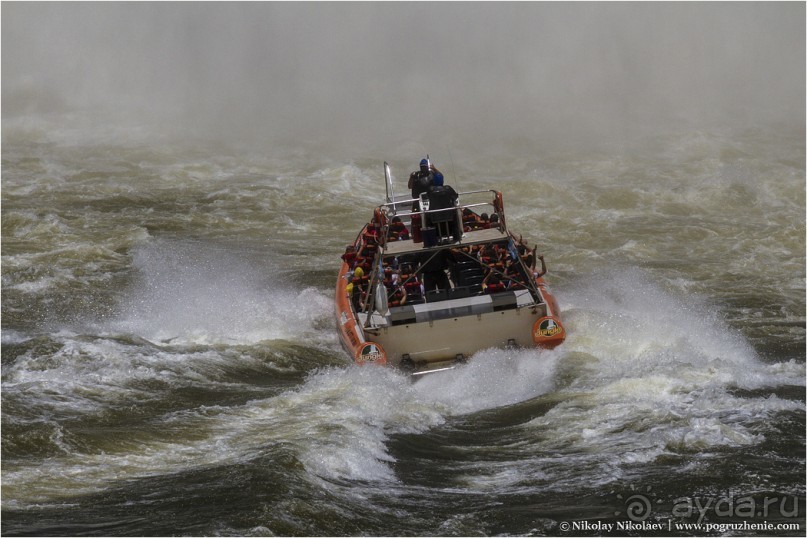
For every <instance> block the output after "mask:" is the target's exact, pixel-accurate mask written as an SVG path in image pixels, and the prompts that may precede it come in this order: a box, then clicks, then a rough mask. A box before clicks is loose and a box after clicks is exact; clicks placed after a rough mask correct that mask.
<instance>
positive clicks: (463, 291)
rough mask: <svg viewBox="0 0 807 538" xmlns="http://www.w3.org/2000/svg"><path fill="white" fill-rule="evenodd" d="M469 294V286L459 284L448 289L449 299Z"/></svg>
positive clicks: (462, 297)
mask: <svg viewBox="0 0 807 538" xmlns="http://www.w3.org/2000/svg"><path fill="white" fill-rule="evenodd" d="M470 296H471V288H470V287H468V286H461V287H458V288H454V289H451V290H448V298H449V299H465V298H466V297H470Z"/></svg>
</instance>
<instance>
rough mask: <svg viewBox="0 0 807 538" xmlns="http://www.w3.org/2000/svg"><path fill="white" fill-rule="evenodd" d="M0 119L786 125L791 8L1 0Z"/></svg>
mask: <svg viewBox="0 0 807 538" xmlns="http://www.w3.org/2000/svg"><path fill="white" fill-rule="evenodd" d="M2 117H3V137H4V139H5V138H7V137H8V136H11V135H12V134H13V133H15V132H18V130H19V129H20V128H21V127H22V128H24V127H25V126H29V127H30V126H32V125H38V124H37V122H39V121H42V120H43V119H47V122H48V123H47V125H49V126H53V125H59V126H61V127H63V128H65V129H69V130H72V131H71V132H72V133H73V135H74V136H76V137H77V138H81V137H82V136H83V135H87V136H91V133H92V132H95V133H96V134H97V133H98V132H104V133H115V134H114V135H112V134H109V136H120V137H122V138H124V139H125V138H126V137H127V136H134V133H138V136H146V137H149V136H153V137H163V138H166V137H167V138H169V139H176V140H184V141H186V142H188V141H191V142H192V141H194V140H208V141H210V140H220V141H229V142H231V143H238V144H248V145H254V146H255V147H268V146H271V145H273V144H280V143H286V144H311V143H313V144H325V145H327V146H328V147H331V148H337V147H338V148H339V150H340V151H348V152H349V153H350V154H355V155H365V156H366V155H369V153H370V152H374V151H379V152H383V151H386V150H390V149H391V148H395V147H399V148H400V147H401V145H406V144H408V143H413V142H417V143H418V144H424V145H425V146H426V147H428V146H429V144H434V145H439V146H441V147H443V146H446V145H449V146H451V147H455V148H456V147H462V148H464V149H465V150H466V151H467V150H472V149H475V148H497V147H505V146H507V145H509V144H516V145H518V144H521V143H523V144H525V145H526V147H527V148H529V147H530V146H531V145H533V144H535V145H538V144H540V145H542V146H545V145H547V144H548V145H550V146H554V147H564V146H568V145H571V146H577V145H580V144H585V143H595V142H597V141H603V140H608V141H614V140H622V141H629V140H631V139H635V138H638V137H642V136H646V135H647V134H649V133H655V132H660V131H666V130H681V129H688V130H692V129H695V130H697V129H711V128H717V129H723V128H753V127H757V126H760V125H765V126H774V127H776V128H788V129H801V130H803V129H804V123H805V5H804V3H802V2H789V3H771V2H762V3H727V2H715V3H689V2H687V3H656V2H651V3H611V2H606V3H554V2H553V3H500V2H494V3H454V2H450V3H428V2H418V3H403V2H401V3H398V2H393V3H387V2H383V3H346V2H336V3H313V2H312V3H309V2H303V3H300V2H294V3H230V2H227V3H191V2H187V3H163V2H153V3H97V2H92V3H66V2H65V3H62V2H56V3H28V2H25V3H7V2H6V3H3V5H2ZM384 157H386V155H383V154H378V155H375V158H379V159H381V158H384Z"/></svg>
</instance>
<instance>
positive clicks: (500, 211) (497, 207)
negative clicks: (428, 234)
mask: <svg viewBox="0 0 807 538" xmlns="http://www.w3.org/2000/svg"><path fill="white" fill-rule="evenodd" d="M485 193H489V194H492V195H493V199H492V200H491V201H489V202H474V203H467V204H465V203H462V198H463V197H468V196H471V195H475V194H485ZM423 201H424V200H421V199H420V198H406V199H403V200H391V201H389V202H387V203H385V204H382V205H381V210H382V211H383V212H384V213H385V214H386V215H387V216H388V217H390V218H392V217H402V218H405V217H408V218H410V219H411V218H412V217H413V216H415V215H419V216H420V217H421V219H424V218H425V216H426V215H433V214H437V213H443V212H446V211H456V210H460V211H463V210H465V209H468V210H470V211H473V209H474V208H480V207H490V208H492V211H491V212H492V213H496V214H497V215H498V216H499V223H500V226H501V229H502V231H503V232H506V231H507V229H506V227H505V226H506V224H505V219H504V207H503V204H502V195H501V193H500V192H499V191H497V190H494V189H483V190H474V191H463V192H459V193H457V202H456V205H454V206H452V207H444V208H440V209H430V208H429V207H428V204H424V203H423ZM426 201H427V200H426ZM415 202H418V206H419V209H417V210H412V209H409V210H401V209H399V207H400V206H407V205H408V206H409V207H410V208H411V207H412V205H413V204H414V203H415ZM460 218H461V217H460Z"/></svg>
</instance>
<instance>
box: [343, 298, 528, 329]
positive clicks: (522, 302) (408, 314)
mask: <svg viewBox="0 0 807 538" xmlns="http://www.w3.org/2000/svg"><path fill="white" fill-rule="evenodd" d="M526 306H538V303H535V301H534V299H533V298H532V295H530V292H529V291H528V290H517V291H505V292H501V293H496V294H493V295H479V296H475V297H466V298H462V299H447V300H441V301H437V302H432V303H422V304H415V305H403V306H395V307H392V308H390V309H389V312H387V314H386V315H382V314H379V313H378V312H374V313H373V315H372V316H371V320H370V327H387V326H390V325H406V324H410V323H423V322H434V321H437V320H440V319H448V318H461V317H465V316H475V315H479V314H486V313H489V312H498V311H501V310H509V309H513V308H524V307H526ZM358 318H359V321H360V322H361V323H362V325H364V324H366V322H367V314H366V313H359V314H358Z"/></svg>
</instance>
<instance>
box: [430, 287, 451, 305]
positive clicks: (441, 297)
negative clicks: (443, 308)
mask: <svg viewBox="0 0 807 538" xmlns="http://www.w3.org/2000/svg"><path fill="white" fill-rule="evenodd" d="M446 299H448V292H447V291H446V290H429V291H427V292H426V302H427V303H436V302H438V301H445V300H446Z"/></svg>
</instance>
